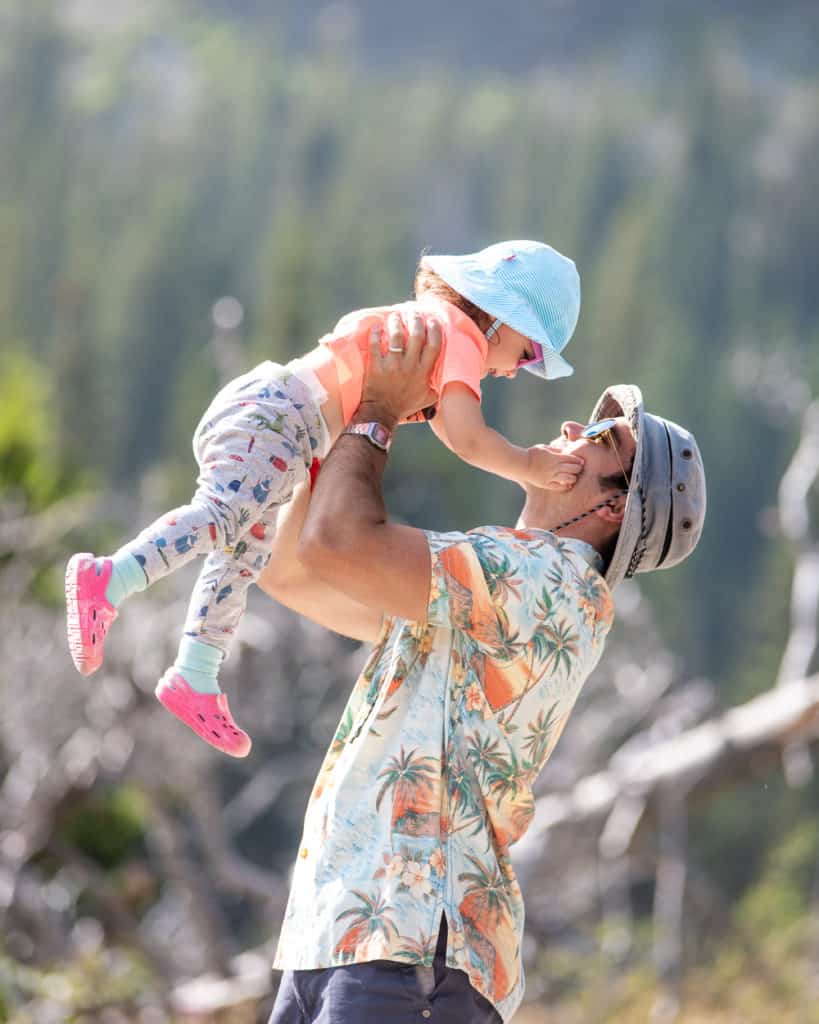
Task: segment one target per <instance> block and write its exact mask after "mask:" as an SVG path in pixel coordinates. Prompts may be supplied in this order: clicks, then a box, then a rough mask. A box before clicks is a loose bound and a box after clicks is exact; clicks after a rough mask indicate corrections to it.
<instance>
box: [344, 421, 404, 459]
mask: <svg viewBox="0 0 819 1024" xmlns="http://www.w3.org/2000/svg"><path fill="white" fill-rule="evenodd" d="M342 433H344V434H357V435H358V436H359V437H366V438H367V440H368V441H369V442H370V444H372V445H374V446H375V447H376V448H380V449H381V451H382V452H388V451H389V450H390V445H391V444H392V431H391V430H388V429H387V428H386V427H385V426H384V424H383V423H351V424H350V425H349V426H347V427H345V428H344V430H343V431H342Z"/></svg>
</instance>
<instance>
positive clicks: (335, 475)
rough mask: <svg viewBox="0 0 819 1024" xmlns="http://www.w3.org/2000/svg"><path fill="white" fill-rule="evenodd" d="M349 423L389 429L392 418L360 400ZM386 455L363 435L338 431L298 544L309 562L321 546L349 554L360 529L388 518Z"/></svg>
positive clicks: (364, 530) (322, 470)
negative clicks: (384, 484)
mask: <svg viewBox="0 0 819 1024" xmlns="http://www.w3.org/2000/svg"><path fill="white" fill-rule="evenodd" d="M352 422H353V423H381V424H382V425H383V426H385V427H387V429H388V430H390V431H392V430H394V429H395V425H396V421H395V418H394V416H392V415H391V414H390V413H388V412H387V411H386V410H384V409H383V408H378V407H377V406H375V405H370V404H367V403H362V405H361V406H359V408H358V410H357V412H356V413H355V415H354V416H353V419H352ZM386 464H387V453H386V452H383V451H381V450H380V449H379V448H377V447H376V446H375V445H374V444H372V443H371V442H370V441H369V440H368V439H367V438H366V437H364V436H357V435H352V434H342V435H341V437H339V439H338V440H337V441H336V443H335V445H334V446H333V449H332V451H331V452H330V454H329V455H328V457H327V459H326V460H325V461H324V464H323V465H322V467H321V472H320V473H319V476H318V479H317V481H316V486H315V489H314V492H313V498H312V501H311V502H310V507H309V508H308V510H307V518H306V520H305V523H304V528H303V529H302V534H301V541H300V543H299V557H300V558H302V559H303V560H304V561H305V562H307V563H308V564H309V563H310V562H311V561H313V560H314V559H315V558H316V557H318V552H319V551H321V550H328V549H332V550H335V551H336V552H337V553H338V554H341V553H342V552H351V553H354V552H355V550H356V548H357V545H358V542H359V541H360V539H361V536H362V534H363V533H365V532H366V531H368V530H376V529H378V528H379V527H382V526H383V525H384V524H385V523H386V522H387V508H386V505H385V504H384V497H383V494H382V488H381V481H382V479H383V476H384V468H385V466H386Z"/></svg>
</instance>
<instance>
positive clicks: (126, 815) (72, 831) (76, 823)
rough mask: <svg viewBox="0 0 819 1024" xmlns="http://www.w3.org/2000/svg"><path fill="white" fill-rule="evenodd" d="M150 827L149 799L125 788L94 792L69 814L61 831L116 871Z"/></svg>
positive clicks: (97, 859)
mask: <svg viewBox="0 0 819 1024" xmlns="http://www.w3.org/2000/svg"><path fill="white" fill-rule="evenodd" d="M146 824H147V808H146V804H145V797H144V796H143V794H142V793H141V792H140V791H139V790H138V789H136V788H135V787H133V786H127V785H124V786H117V787H115V788H112V789H109V790H107V791H105V790H101V791H98V792H94V793H93V794H92V795H90V796H89V797H88V799H87V800H85V801H84V802H83V803H82V804H80V805H79V806H77V807H75V808H73V809H72V810H71V811H69V812H68V813H67V815H66V817H65V820H64V821H63V822H62V823H61V830H62V832H63V834H64V835H65V838H66V839H67V840H68V841H69V842H71V843H73V844H74V845H75V846H77V847H78V849H80V850H81V851H82V852H83V853H84V854H86V856H88V857H91V858H92V859H93V860H95V861H96V862H97V863H98V864H100V865H102V866H103V867H105V868H113V867H116V866H117V865H119V864H121V863H122V862H123V861H124V860H125V859H126V858H127V857H128V856H129V854H131V853H133V852H134V851H135V850H136V849H137V848H138V847H139V844H140V842H141V840H142V836H143V835H144V832H145V828H146Z"/></svg>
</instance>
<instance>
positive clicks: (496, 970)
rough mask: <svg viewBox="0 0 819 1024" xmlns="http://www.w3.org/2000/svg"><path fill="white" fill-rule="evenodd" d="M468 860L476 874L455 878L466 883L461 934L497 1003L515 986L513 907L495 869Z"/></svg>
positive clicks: (473, 872) (498, 872)
mask: <svg viewBox="0 0 819 1024" xmlns="http://www.w3.org/2000/svg"><path fill="white" fill-rule="evenodd" d="M467 859H468V860H469V861H470V862H471V863H472V865H473V867H474V868H475V870H474V871H464V872H462V873H461V874H460V875H458V880H459V881H461V882H467V883H469V884H468V885H467V886H466V888H465V890H464V898H463V899H462V900H461V903H460V905H459V908H458V909H459V910H460V913H461V918H462V919H463V922H464V930H465V932H466V933H467V935H468V936H469V938H470V939H471V942H472V946H473V948H474V949H475V951H476V952H477V953H478V954H479V955H480V957H481V959H482V960H483V961H484V964H485V967H486V970H487V973H488V974H489V975H490V977H491V989H492V993H493V995H494V998H495V1000H496V1001H498V1002H499V1001H500V1000H502V999H503V998H505V996H507V995H508V994H509V992H510V991H511V990H512V988H513V986H514V985H515V984H516V983H517V975H518V969H517V950H518V936H517V930H516V928H515V924H514V917H513V912H512V905H511V902H510V900H509V894H508V892H507V885H506V883H505V881H504V878H503V876H502V875H501V873H500V870H499V868H498V866H497V865H496V864H491V865H488V864H482V863H481V862H480V861H479V860H478V859H477V858H476V857H472V856H471V855H468V858H467Z"/></svg>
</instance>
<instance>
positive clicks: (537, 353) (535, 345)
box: [518, 340, 543, 370]
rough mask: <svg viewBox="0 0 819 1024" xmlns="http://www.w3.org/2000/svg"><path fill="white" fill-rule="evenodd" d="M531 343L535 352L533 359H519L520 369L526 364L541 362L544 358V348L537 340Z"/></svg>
mask: <svg viewBox="0 0 819 1024" xmlns="http://www.w3.org/2000/svg"><path fill="white" fill-rule="evenodd" d="M529 344H530V345H531V346H532V351H533V352H534V353H535V354H534V355H533V356H532V358H531V359H518V369H519V370H520V369H522V368H523V367H524V366H531V365H532V363H539V362H540V361H541V360H542V359H543V348H542V347H541V345H540V343H539V342H537V341H531V340H530V342H529Z"/></svg>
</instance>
